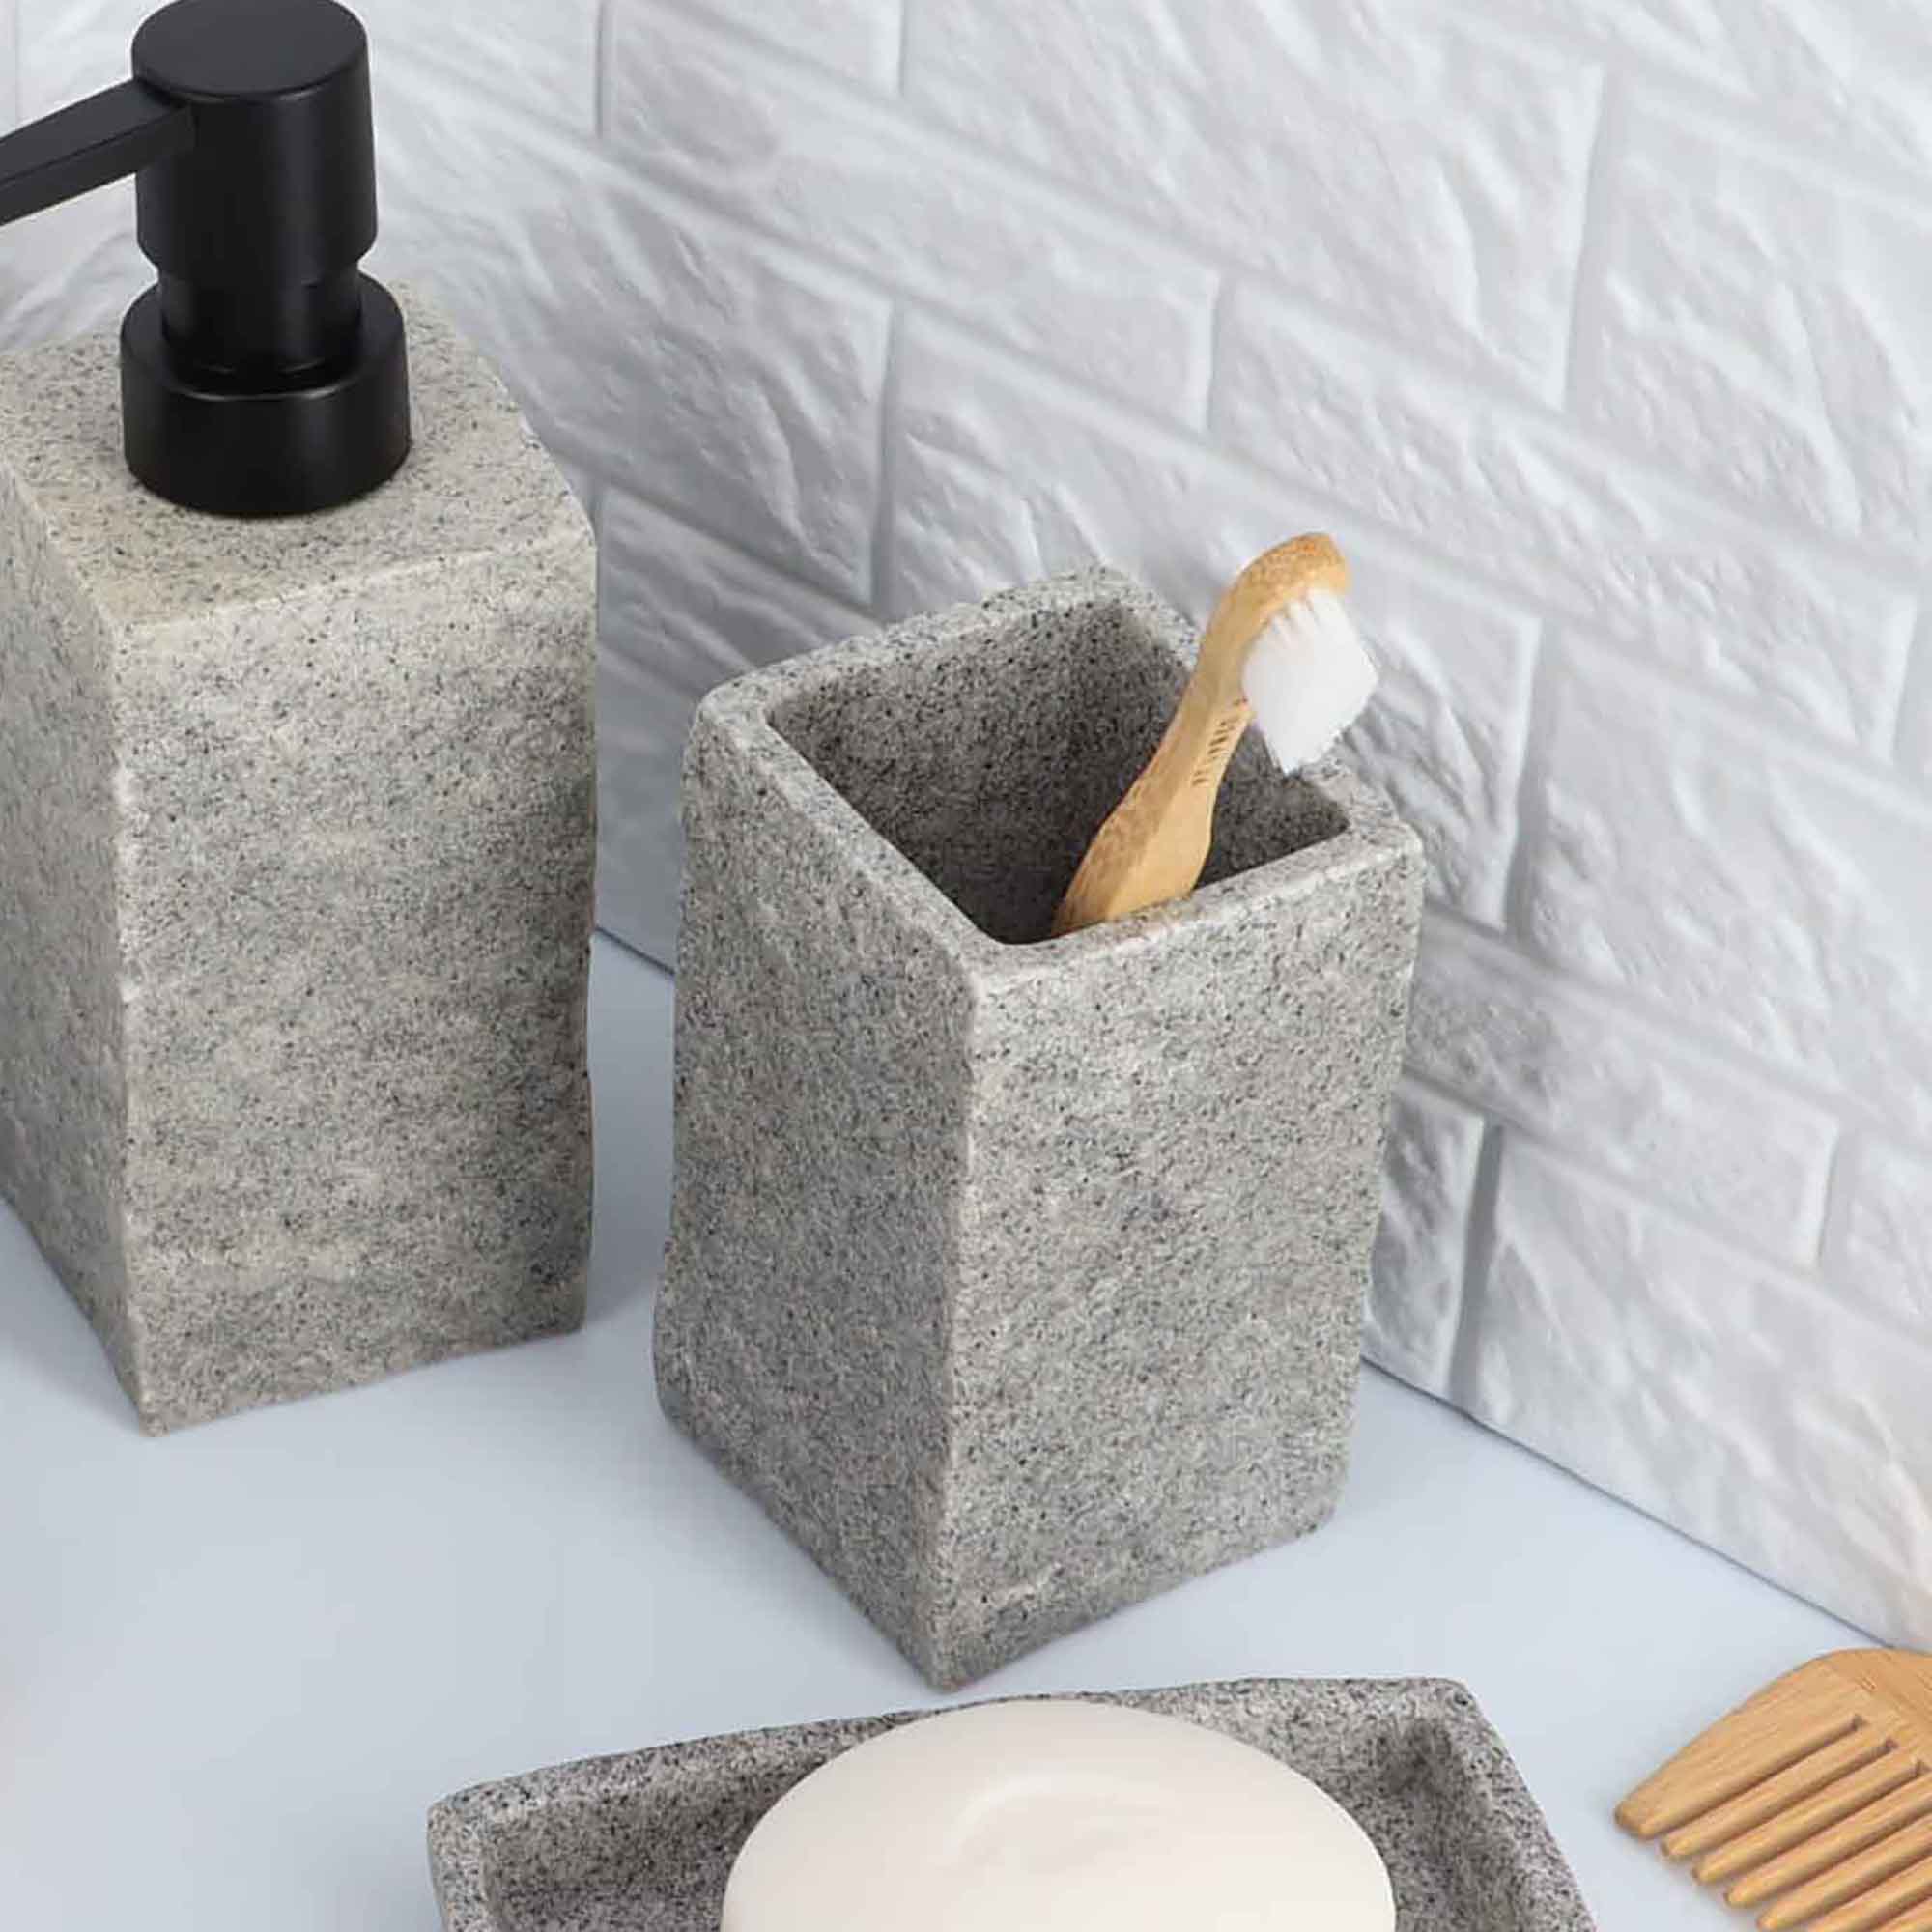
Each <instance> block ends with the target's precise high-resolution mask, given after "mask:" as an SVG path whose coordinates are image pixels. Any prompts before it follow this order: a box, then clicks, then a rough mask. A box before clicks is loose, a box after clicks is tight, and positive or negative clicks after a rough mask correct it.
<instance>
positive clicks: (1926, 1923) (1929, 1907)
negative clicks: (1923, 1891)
mask: <svg viewBox="0 0 1932 1932" xmlns="http://www.w3.org/2000/svg"><path fill="white" fill-rule="evenodd" d="M1878 1932H1932V1901H1928V1902H1927V1903H1926V1904H1924V1905H1920V1906H1916V1907H1914V1908H1913V1909H1912V1910H1911V1911H1908V1912H1903V1913H1901V1914H1900V1915H1899V1916H1898V1917H1897V1918H1888V1919H1887V1920H1886V1921H1885V1923H1884V1924H1883V1925H1881V1926H1880V1927H1879V1928H1878Z"/></svg>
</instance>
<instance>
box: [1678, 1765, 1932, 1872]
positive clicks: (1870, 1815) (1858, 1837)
mask: <svg viewBox="0 0 1932 1932" xmlns="http://www.w3.org/2000/svg"><path fill="white" fill-rule="evenodd" d="M1899 1766H1903V1767H1904V1769H1905V1771H1906V1774H1907V1777H1906V1780H1905V1781H1904V1782H1903V1783H1901V1784H1900V1785H1899V1786H1898V1788H1897V1789H1896V1790H1894V1791H1892V1792H1891V1793H1890V1794H1889V1795H1888V1796H1886V1797H1884V1798H1881V1799H1880V1800H1879V1801H1878V1803H1877V1804H1867V1805H1866V1806H1865V1808H1864V1809H1863V1810H1862V1811H1855V1812H1853V1813H1852V1815H1851V1816H1850V1817H1849V1818H1844V1819H1841V1820H1840V1821H1839V1822H1838V1823H1837V1824H1835V1825H1832V1826H1831V1827H1830V1829H1829V1830H1826V1831H1821V1832H1819V1833H1818V1834H1817V1835H1816V1836H1815V1837H1813V1836H1811V1835H1810V1833H1809V1832H1808V1831H1807V1832H1801V1833H1798V1835H1797V1836H1796V1837H1791V1838H1786V1839H1785V1844H1786V1845H1788V1846H1790V1848H1791V1849H1789V1850H1783V1847H1781V1846H1779V1845H1777V1844H1776V1843H1775V1842H1772V1841H1773V1839H1774V1837H1775V1836H1776V1834H1777V1833H1778V1828H1779V1827H1780V1826H1782V1825H1783V1824H1784V1823H1785V1822H1786V1821H1785V1820H1783V1819H1775V1820H1774V1821H1773V1822H1772V1823H1771V1824H1769V1825H1767V1826H1765V1827H1764V1829H1763V1832H1762V1833H1756V1832H1753V1833H1750V1834H1749V1836H1747V1837H1744V1838H1740V1839H1739V1840H1738V1842H1737V1843H1736V1844H1735V1845H1726V1846H1725V1847H1724V1849H1723V1850H1722V1851H1720V1852H1714V1853H1713V1854H1712V1855H1711V1857H1710V1858H1708V1859H1706V1860H1705V1861H1704V1862H1703V1864H1700V1865H1699V1866H1698V1867H1697V1868H1696V1869H1697V1876H1698V1877H1699V1878H1700V1879H1702V1880H1703V1881H1704V1882H1705V1883H1706V1884H1708V1885H1717V1884H1719V1883H1721V1882H1722V1880H1723V1879H1724V1878H1726V1877H1727V1876H1729V1874H1730V1872H1735V1871H1746V1872H1748V1874H1749V1876H1748V1877H1746V1878H1743V1879H1740V1880H1739V1881H1738V1883H1737V1884H1736V1885H1734V1886H1732V1888H1731V1889H1730V1890H1729V1891H1728V1892H1727V1893H1726V1894H1725V1896H1726V1897H1728V1898H1729V1900H1730V1901H1731V1903H1732V1904H1733V1905H1761V1904H1763V1902H1764V1901H1765V1900H1766V1899H1767V1898H1776V1896H1777V1894H1778V1893H1779V1892H1780V1891H1789V1890H1790V1889H1791V1888H1792V1887H1793V1886H1795V1885H1803V1884H1804V1881H1805V1880H1806V1879H1807V1878H1816V1877H1817V1876H1818V1874H1819V1873H1820V1872H1822V1871H1830V1870H1831V1868H1832V1867H1833V1865H1834V1864H1836V1863H1837V1862H1838V1861H1840V1860H1841V1859H1847V1858H1850V1857H1851V1855H1852V1854H1853V1853H1854V1852H1861V1851H1863V1850H1864V1848H1865V1847H1866V1846H1867V1845H1875V1844H1877V1843H1878V1841H1879V1840H1880V1839H1881V1838H1883V1837H1887V1836H1889V1834H1890V1833H1893V1832H1895V1831H1897V1830H1898V1828H1899V1827H1900V1826H1901V1825H1910V1824H1911V1823H1912V1822H1913V1821H1914V1820H1915V1819H1918V1818H1923V1817H1924V1816H1925V1815H1926V1814H1927V1813H1928V1812H1932V1777H1924V1776H1918V1767H1917V1766H1916V1765H1915V1764H1914V1763H1913V1761H1912V1759H1910V1758H1909V1757H1907V1756H1906V1755H1905V1754H1904V1753H1903V1752H1902V1751H1901V1752H1895V1753H1894V1754H1893V1755H1892V1756H1890V1757H1889V1758H1881V1759H1880V1760H1879V1762H1878V1764H1876V1765H1874V1766H1873V1767H1872V1769H1871V1771H1870V1772H1865V1773H1862V1774H1861V1776H1872V1774H1873V1773H1875V1772H1877V1771H1879V1770H1880V1769H1885V1770H1894V1769H1896V1768H1897V1767H1899ZM1803 1811H1804V1806H1800V1807H1799V1810H1798V1811H1794V1812H1793V1813H1791V1816H1790V1821H1789V1822H1790V1823H1791V1825H1792V1826H1793V1828H1794V1829H1795V1828H1796V1827H1797V1826H1798V1824H1799V1822H1800V1819H1801V1815H1802V1813H1803ZM1818 1822H1819V1823H1820V1824H1825V1823H1827V1822H1828V1821H1826V1820H1823V1819H1820V1820H1819V1821H1818ZM1754 1839H1757V1840H1761V1841H1762V1843H1761V1844H1754V1843H1753V1842H1752V1840H1754ZM1765 1847H1768V1848H1769V1851H1773V1852H1776V1851H1783V1856H1782V1857H1778V1858H1773V1859H1772V1860H1771V1862H1770V1863H1769V1864H1762V1863H1760V1862H1759V1860H1760V1858H1761V1857H1763V1856H1766V1855H1767V1854H1766V1850H1765ZM1720 1859H1722V1860H1729V1861H1731V1862H1730V1863H1729V1865H1728V1867H1727V1869H1726V1870H1724V1871H1716V1870H1711V1869H1707V1868H1708V1867H1711V1866H1715V1865H1716V1864H1717V1862H1718V1861H1719V1860H1720Z"/></svg>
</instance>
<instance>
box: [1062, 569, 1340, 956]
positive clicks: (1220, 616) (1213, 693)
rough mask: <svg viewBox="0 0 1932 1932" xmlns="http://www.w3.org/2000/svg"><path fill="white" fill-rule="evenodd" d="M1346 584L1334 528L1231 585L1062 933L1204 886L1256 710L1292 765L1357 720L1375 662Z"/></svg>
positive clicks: (1101, 840) (1098, 843)
mask: <svg viewBox="0 0 1932 1932" xmlns="http://www.w3.org/2000/svg"><path fill="white" fill-rule="evenodd" d="M1348 587H1349V566H1348V565H1347V563H1345V562H1344V561H1343V558H1342V553H1341V552H1340V551H1339V550H1337V549H1336V548H1335V546H1334V544H1333V542H1331V541H1330V540H1329V539H1328V538H1327V537H1325V536H1302V537H1295V538H1294V539H1293V541H1292V542H1289V543H1285V544H1277V545H1276V546H1275V548H1274V549H1273V550H1270V551H1266V552H1264V554H1262V555H1260V556H1258V557H1256V559H1255V560H1254V562H1252V563H1251V564H1249V565H1248V567H1247V568H1246V569H1245V570H1244V571H1242V572H1241V574H1240V576H1238V577H1237V578H1236V580H1235V581H1234V582H1233V583H1231V584H1230V585H1229V586H1228V588H1227V590H1226V591H1225V592H1224V593H1223V594H1222V597H1221V601H1220V603H1219V604H1218V605H1217V606H1216V607H1215V611H1214V614H1213V616H1212V618H1211V619H1209V621H1208V629H1207V631H1206V633H1205V634H1204V635H1203V637H1202V639H1201V651H1200V656H1199V659H1198V661H1197V662H1196V664H1195V668H1194V674H1193V675H1192V676H1191V677H1190V678H1189V679H1188V681H1187V689H1186V690H1185V691H1184V692H1182V694H1181V697H1180V705H1179V709H1178V710H1177V711H1176V712H1175V714H1174V718H1173V721H1172V722H1171V723H1170V724H1169V725H1168V727H1167V732H1166V735H1165V736H1164V737H1163V738H1162V739H1161V741H1160V744H1159V745H1158V746H1157V747H1156V748H1155V751H1154V754H1153V756H1152V757H1151V759H1150V760H1149V761H1148V766H1147V769H1146V770H1145V771H1143V772H1142V773H1141V775H1140V777H1139V778H1137V779H1136V780H1135V781H1134V782H1133V786H1132V788H1131V789H1130V790H1129V791H1128V793H1127V795H1126V797H1125V798H1123V799H1122V801H1121V803H1120V804H1119V805H1118V806H1117V807H1116V808H1115V809H1114V811H1113V814H1112V816H1111V817H1109V818H1108V820H1107V822H1106V823H1105V824H1104V825H1103V826H1101V828H1100V830H1099V831H1098V832H1097V833H1096V834H1095V835H1094V842H1093V843H1092V844H1091V845H1090V846H1089V847H1088V848H1087V856H1086V857H1085V858H1084V859H1082V860H1081V862H1080V869H1079V870H1078V871H1077V872H1075V873H1074V875H1073V883H1072V885H1070V886H1069V887H1068V888H1067V889H1066V896H1065V898H1064V899H1062V900H1061V902H1060V910H1059V912H1058V913H1057V914H1056V915H1055V916H1054V921H1053V936H1054V938H1056V939H1058V938H1060V937H1062V936H1063V935H1065V934H1066V933H1069V932H1078V931H1079V930H1080V929H1081V928H1082V927H1083V926H1089V925H1097V924H1098V923H1100V922H1101V921H1102V920H1110V919H1123V918H1125V917H1126V915H1127V914H1128V913H1131V912H1139V911H1140V910H1141V909H1142V908H1143V907H1145V906H1151V905H1160V904H1162V903H1164V902H1165V901H1166V900H1169V899H1178V898H1184V897H1186V895H1188V894H1189V893H1191V892H1192V891H1193V890H1194V887H1195V884H1196V882H1197V881H1198V880H1199V879H1200V877H1201V868H1202V867H1204V866H1205V865H1206V864H1207V863H1208V847H1209V845H1210V844H1211V843H1212V842H1213V836H1214V801H1215V799H1216V798H1217V797H1218V796H1219V793H1220V789H1221V779H1222V775H1223V774H1224V773H1225V772H1226V771H1227V769H1228V761H1229V759H1231V758H1232V757H1233V756H1234V755H1235V747H1236V745H1237V744H1239V742H1240V738H1241V733H1242V732H1243V731H1244V730H1246V728H1247V725H1248V720H1249V718H1250V717H1251V716H1252V717H1253V718H1254V720H1255V722H1256V723H1257V724H1258V725H1260V726H1261V730H1262V735H1263V736H1264V738H1265V739H1266V740H1267V747H1268V750H1269V751H1270V752H1271V753H1273V754H1274V759H1275V762H1276V763H1277V764H1278V765H1280V766H1281V768H1282V770H1283V771H1289V772H1292V771H1297V770H1299V769H1300V767H1301V766H1303V765H1305V764H1308V763H1309V762H1311V761H1312V760H1313V759H1316V758H1319V757H1320V756H1321V754H1322V753H1324V752H1325V751H1327V749H1328V748H1329V746H1331V745H1332V744H1333V743H1334V742H1335V740H1336V739H1337V738H1339V737H1340V736H1341V735H1342V733H1343V732H1344V731H1346V730H1347V729H1348V728H1349V726H1350V725H1351V724H1352V723H1353V722H1354V720H1355V718H1356V717H1357V715H1358V714H1359V713H1360V711H1361V709H1362V707H1363V705H1365V704H1366V703H1367V702H1368V700H1369V694H1370V693H1371V692H1372V691H1373V690H1374V689H1375V683H1376V671H1375V667H1374V665H1372V664H1371V663H1370V662H1369V657H1368V653H1367V652H1366V651H1364V650H1363V649H1362V644H1361V639H1359V638H1358V637H1357V636H1356V634H1355V627H1354V625H1353V624H1352V623H1351V622H1350V619H1349V613H1348V611H1346V610H1344V609H1343V606H1342V592H1343V591H1345V590H1346V589H1347V588H1348Z"/></svg>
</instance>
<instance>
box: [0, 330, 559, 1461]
mask: <svg viewBox="0 0 1932 1932" xmlns="http://www.w3.org/2000/svg"><path fill="white" fill-rule="evenodd" d="M405 307H406V310H407V313H408V316H409V323H410V331H411V371H412V388H413V392H414V403H415V415H416V445H415V448H414V451H413V452H412V455H411V457H410V459H409V461H408V463H407V464H406V465H405V466H404V468H403V469H402V471H401V472H400V473H399V474H398V475H397V476H396V477H395V479H394V480H393V481H391V482H390V483H389V484H388V485H387V486H386V487H385V488H384V489H383V490H381V491H379V492H377V493H376V494H375V495H374V496H372V497H365V498H363V499H362V500H361V501H359V502H356V503H353V504H349V505H347V506H345V507H343V508H342V509H339V510H335V511H331V512H329V513H328V514H327V515H324V516H317V517H310V518H302V519H293V520H285V521H275V522H267V523H263V522H245V523H244V522H235V521H229V520H225V519H218V518H213V517H204V516H199V515H196V514H194V513H192V512H189V511H185V510H182V509H180V508H177V507H176V506H174V505H172V504H168V503H164V502H162V501H160V500H159V499H158V498H156V497H151V496H149V495H148V494H147V493H146V492H144V491H143V490H142V489H141V488H140V487H139V486H138V485H137V484H136V483H134V481H133V480H132V478H131V477H129V475H128V472H127V470H126V469H125V468H124V466H123V463H122V458H121V451H120V430H119V417H118V397H119V388H118V377H117V373H116V369H117V364H116V348H115V342H114V338H113V337H112V336H111V335H101V336H97V337H93V338H90V339H87V340H84V341H81V342H77V343H72V344H68V345H63V346H59V347H53V348H47V349H42V350H37V351H33V352H30V353H28V354H25V355H18V356H15V357H13V358H10V359H8V360H6V361H4V362H0V1187H4V1190H5V1192H6V1195H7V1198H8V1199H9V1200H10V1201H11V1202H12V1204H13V1206H14V1208H15V1209H16V1210H17V1211H18V1213H19V1214H20V1216H21V1218H22V1219H23V1220H24V1221H25V1222H26V1224H27V1226H28V1227H29V1228H30V1229H31V1230H32V1232H33V1233H34V1235H35V1236H36V1238H37V1239H38V1240H39V1242H40V1244H41V1246H42V1248H43V1250H44V1252H45V1254H46V1256H47V1258H48V1260H49V1261H50V1262H51V1263H52V1264H53V1265H54V1267H55V1268H56V1270H57V1271H58V1272H59V1273H60V1275H61V1276H62V1278H63V1279H64V1280H65V1281H66V1282H67V1283H68V1285H69V1287H70V1288H71V1290H72V1292H73V1293H74V1295H75V1297H76V1299H78V1300H79V1302H80V1303H81V1305H82V1307H83V1308H85V1309H86V1311H87V1313H88V1314H89V1316H90V1317H91V1318H92V1320H93V1321H94V1323H95V1326H96V1327H97V1328H98V1329H99V1333H100V1336H101V1339H102V1340H103V1342H104V1343H105V1344H106V1347H107V1349H108V1351H109V1353H110V1354H111V1356H112V1357H113V1361H114V1366H115V1369H116V1371H117V1372H118V1374H119V1376H120V1378H121V1380H122V1382H123V1383H124V1384H125V1385H126V1387H127V1389H128V1394H129V1395H130V1396H131V1397H132V1398H133V1401H134V1403H135V1406H136V1407H137V1409H138V1411H139V1414H140V1418H141V1421H142V1422H143V1424H144V1425H145V1426H146V1427H148V1428H149V1429H152V1430H163V1429H169V1428H174V1427H177V1426H179V1425H181V1424H185V1423H190V1422H197V1421H201V1420H204V1419H206V1418H208V1417H212V1416H216V1415H220V1414H222V1413H224V1412H226V1411H228V1410H231V1409H237V1408H243V1407H247V1406H251V1405H253V1404H257V1403H263V1402H272V1401H277V1400H280V1399H283V1398H286V1397H292V1396H299V1395H307V1394H310V1393H312V1392H314V1391H317V1390H321V1389H327V1388H335V1387H339V1386H341V1385H343V1384H346V1383H352V1382H359V1381H365V1380H368V1379H370V1378H374V1377H377V1376H382V1375H385V1374H387V1373H389V1372H390V1371H392V1370H396V1369H403V1368H408V1367H410V1366H412V1365H413V1364H416V1363H420V1362H426V1361H433V1360H436V1359H438V1358H439V1357H441V1356H446V1355H451V1354H456V1353H459V1352H462V1351H465V1350H473V1349H480V1348H485V1347H488V1346H490V1345H493V1344H496V1343H503V1342H513V1341H517V1340H520V1339H522V1338H524V1337H526V1336H531V1335H540V1334H546V1333H550V1332H553V1331H555V1330H558V1329H564V1328H569V1327H573V1326H575V1325H576V1324H577V1323H578V1322H579V1321H581V1319H582V1297H583V1279H584V1266H585V1259H586V1253H587V1247H588V1238H589V1211H590V1112H589V1086H588V1073H587V1067H586V1063H585V1054H584V996H585V984H586V971H587V963H588V947H589V932H590V917H591V879H592V857H593V855H592V847H593V841H594V837H595V824H594V804H593V797H594V792H593V782H594V743H593V730H592V697H591V694H592V689H593V686H592V659H593V649H594V629H595V619H594V611H595V593H594V551H593V543H592V538H591V535H590V531H589V528H588V526H587V525H586V523H585V521H584V519H583V516H582V512H581V511H580V510H579V509H578V507H577V504H576V503H575V501H574V500H573V498H572V497H571V495H570V493H569V490H568V488H567V487H566V485H565V484H564V482H563V480H562V478H561V476H560V475H559V474H558V472H557V471H556V469H554V467H553V466H552V464H551V463H550V462H549V460H548V459H547V458H546V457H545V455H544V454H543V452H542V450H541V449H539V448H538V446H537V445H536V443H535V441H534V440H533V439H532V438H531V436H530V435H529V432H528V431H527V430H526V427H525V426H524V424H523V422H522V421H521V419H520V418H519V416H518V414H517V411H516V408H515V406H514V405H513V404H512V402H511V400H510V398H509V396H508V394H507V392H506V391H505V390H504V389H503V387H502V386H501V384H499V383H498V382H497V379H496V378H495V376H494V375H492V374H491V373H490V372H489V370H488V369H487V368H485V366H484V365H483V364H482V363H481V362H480V361H479V360H478V359H477V358H476V357H475V356H474V355H472V354H471V353H470V352H469V350H468V349H467V348H466V347H465V346H464V345H463V344H462V343H461V342H460V341H459V340H458V339H457V338H456V336H455V335H454V334H453V333H452V331H451V330H450V329H449V327H447V325H446V324H444V323H443V322H442V321H441V320H440V318H439V317H438V316H437V315H436V314H435V313H434V312H433V311H432V310H431V309H429V308H428V307H426V306H425V305H424V304H423V303H422V302H421V301H420V300H419V299H416V298H406V299H405Z"/></svg>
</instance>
